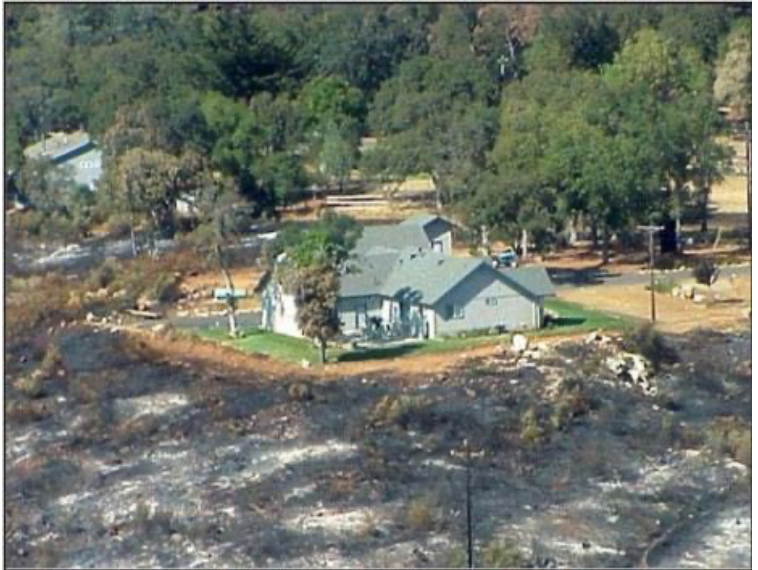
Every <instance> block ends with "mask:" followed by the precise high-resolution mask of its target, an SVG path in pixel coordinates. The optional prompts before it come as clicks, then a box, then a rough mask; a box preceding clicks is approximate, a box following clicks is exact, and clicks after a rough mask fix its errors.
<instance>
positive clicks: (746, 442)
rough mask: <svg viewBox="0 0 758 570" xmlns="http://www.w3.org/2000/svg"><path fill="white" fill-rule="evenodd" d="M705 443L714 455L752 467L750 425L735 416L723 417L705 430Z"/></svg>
mask: <svg viewBox="0 0 758 570" xmlns="http://www.w3.org/2000/svg"><path fill="white" fill-rule="evenodd" d="M706 443H707V445H708V447H710V448H711V449H712V450H713V451H715V452H716V453H721V454H724V455H727V456H729V457H731V458H732V459H734V460H736V461H739V462H740V463H743V464H744V465H747V466H748V467H751V466H752V455H751V454H752V433H751V425H750V423H748V422H746V421H744V420H742V419H741V418H738V417H736V416H723V417H720V418H717V419H716V420H714V421H713V422H712V423H711V424H710V425H709V426H708V428H707V429H706Z"/></svg>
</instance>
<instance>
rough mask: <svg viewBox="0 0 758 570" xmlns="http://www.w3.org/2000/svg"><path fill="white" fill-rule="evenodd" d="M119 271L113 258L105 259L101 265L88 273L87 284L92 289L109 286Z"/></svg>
mask: <svg viewBox="0 0 758 570" xmlns="http://www.w3.org/2000/svg"><path fill="white" fill-rule="evenodd" d="M119 270H120V267H119V264H118V262H117V261H116V260H115V259H113V258H108V259H106V260H105V261H104V262H103V264H102V265H100V266H99V267H98V268H97V269H94V270H93V271H92V273H90V276H89V279H88V280H87V284H88V285H89V286H90V287H91V288H92V289H102V288H104V287H108V286H110V285H111V284H112V283H113V282H114V281H115V279H116V276H117V275H118V273H119Z"/></svg>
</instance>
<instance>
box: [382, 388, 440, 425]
mask: <svg viewBox="0 0 758 570" xmlns="http://www.w3.org/2000/svg"><path fill="white" fill-rule="evenodd" d="M428 406H429V400H428V399H427V398H425V397H423V396H408V395H400V396H384V397H383V398H382V399H381V400H379V402H378V403H377V404H376V406H374V409H373V410H372V411H371V413H370V414H369V419H368V423H369V425H371V426H375V427H377V426H390V425H399V426H400V427H403V428H405V427H407V426H408V425H409V424H410V423H411V422H412V421H413V420H414V419H419V418H417V417H416V416H418V415H419V414H422V413H423V412H424V410H425V409H426V408H427V407H428Z"/></svg>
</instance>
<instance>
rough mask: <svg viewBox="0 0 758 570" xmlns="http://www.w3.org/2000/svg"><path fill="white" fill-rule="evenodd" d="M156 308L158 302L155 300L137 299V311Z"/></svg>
mask: <svg viewBox="0 0 758 570" xmlns="http://www.w3.org/2000/svg"><path fill="white" fill-rule="evenodd" d="M157 306H158V301H156V300H155V299H150V298H148V297H140V298H139V299H137V310H138V311H149V310H151V309H153V308H154V307H157Z"/></svg>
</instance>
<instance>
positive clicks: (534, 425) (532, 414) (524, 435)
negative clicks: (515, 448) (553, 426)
mask: <svg viewBox="0 0 758 570" xmlns="http://www.w3.org/2000/svg"><path fill="white" fill-rule="evenodd" d="M519 437H520V438H521V441H522V443H524V444H525V445H527V446H528V447H536V446H537V445H539V444H540V443H541V442H542V440H543V439H544V437H545V430H544V429H543V428H542V426H540V423H539V418H538V416H537V410H535V409H534V408H529V409H528V410H527V411H526V412H524V415H522V416H521V432H520V435H519Z"/></svg>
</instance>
